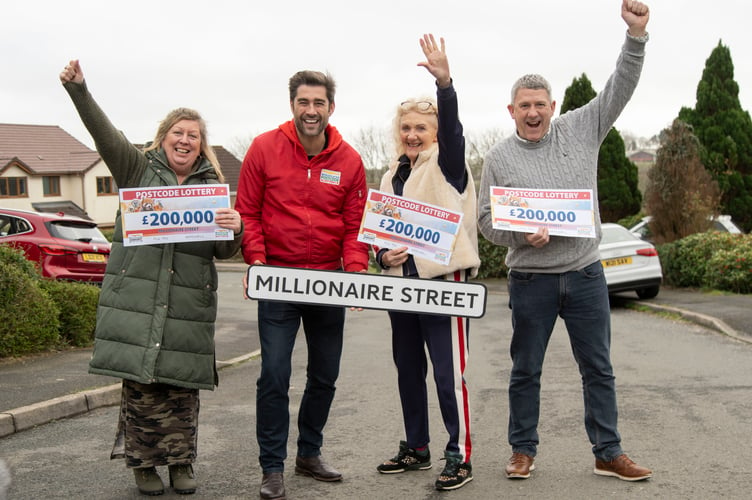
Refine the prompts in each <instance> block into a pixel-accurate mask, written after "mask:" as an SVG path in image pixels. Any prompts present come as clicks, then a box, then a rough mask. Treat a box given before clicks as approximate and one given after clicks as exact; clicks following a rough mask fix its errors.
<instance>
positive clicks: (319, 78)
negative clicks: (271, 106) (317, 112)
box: [289, 70, 337, 104]
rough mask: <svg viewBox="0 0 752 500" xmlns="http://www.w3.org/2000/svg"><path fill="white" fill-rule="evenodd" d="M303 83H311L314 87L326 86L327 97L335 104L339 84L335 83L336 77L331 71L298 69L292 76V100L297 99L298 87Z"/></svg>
mask: <svg viewBox="0 0 752 500" xmlns="http://www.w3.org/2000/svg"><path fill="white" fill-rule="evenodd" d="M301 85H310V86H312V87H317V86H319V87H325V88H326V98H327V99H329V104H334V92H335V90H336V88H337V84H335V83H334V78H333V77H332V75H330V74H329V73H322V72H321V71H310V70H305V71H298V72H297V73H295V74H294V75H292V76H291V77H290V84H289V87H290V102H293V101H294V100H295V96H297V95H298V87H300V86H301Z"/></svg>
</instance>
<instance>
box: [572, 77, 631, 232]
mask: <svg viewBox="0 0 752 500" xmlns="http://www.w3.org/2000/svg"><path fill="white" fill-rule="evenodd" d="M595 96H596V93H595V90H593V85H592V84H591V83H590V80H589V79H588V77H587V75H585V73H583V74H582V76H580V77H579V78H575V79H574V80H572V84H571V85H570V86H569V87H567V90H566V92H565V93H564V100H563V101H562V105H561V113H562V114H563V113H566V112H567V111H571V110H573V109H576V108H579V107H581V106H584V105H585V104H587V103H588V102H590V101H591V100H592V99H593V98H594V97H595ZM641 204H642V195H641V193H640V189H639V187H638V172H637V165H635V164H634V163H633V162H632V161H630V160H629V158H627V155H626V151H625V149H624V141H623V140H622V138H621V135H620V134H619V132H618V131H617V130H616V128H614V127H612V128H611V130H610V131H609V132H608V135H607V136H606V138H605V139H604V141H603V144H601V148H600V151H599V152H598V207H599V209H600V213H601V220H602V221H603V222H616V221H618V220H619V219H622V218H624V217H627V216H629V215H634V214H636V213H637V212H639V211H640V205H641Z"/></svg>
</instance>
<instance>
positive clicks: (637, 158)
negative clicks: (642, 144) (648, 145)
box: [628, 149, 655, 163]
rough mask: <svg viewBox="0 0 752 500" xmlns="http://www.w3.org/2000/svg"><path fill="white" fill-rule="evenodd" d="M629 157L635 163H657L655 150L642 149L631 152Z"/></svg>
mask: <svg viewBox="0 0 752 500" xmlns="http://www.w3.org/2000/svg"><path fill="white" fill-rule="evenodd" d="M628 157H629V160H630V161H632V162H634V163H655V152H654V151H649V150H645V149H640V150H638V151H633V152H631V153H629V155H628Z"/></svg>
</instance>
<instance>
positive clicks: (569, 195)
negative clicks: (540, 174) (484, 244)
mask: <svg viewBox="0 0 752 500" xmlns="http://www.w3.org/2000/svg"><path fill="white" fill-rule="evenodd" d="M491 217H492V224H493V228H494V229H502V230H504V231H518V232H523V233H535V232H537V231H538V229H539V228H541V227H546V228H548V232H549V234H550V235H556V236H570V237H576V238H595V211H594V209H593V190H592V189H519V188H508V187H499V186H491Z"/></svg>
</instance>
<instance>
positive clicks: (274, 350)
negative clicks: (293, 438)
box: [256, 300, 345, 473]
mask: <svg viewBox="0 0 752 500" xmlns="http://www.w3.org/2000/svg"><path fill="white" fill-rule="evenodd" d="M301 320H302V322H303V331H304V332H305V337H306V344H307V348H308V364H307V367H306V374H307V380H306V387H305V391H304V392H303V397H302V400H301V402H300V410H299V412H298V443H297V444H298V455H299V456H301V457H311V456H318V455H320V454H321V451H320V450H321V445H322V443H323V440H324V435H323V430H324V426H325V425H326V421H327V419H328V417H329V408H330V407H331V404H332V400H333V399H334V392H335V385H334V384H335V382H336V381H337V376H338V375H339V366H340V358H341V356H342V333H343V330H344V325H345V308H344V307H326V306H314V305H308V304H288V303H284V302H269V301H263V300H262V301H259V303H258V328H259V339H260V341H261V375H260V376H259V378H258V381H257V382H256V438H257V439H258V444H259V463H260V464H261V468H262V469H263V471H264V473H269V472H282V471H284V462H285V458H287V437H288V434H289V429H290V410H289V403H290V398H289V395H288V390H289V388H290V375H291V373H292V351H293V348H294V346H295V337H296V336H297V334H298V329H299V327H300V323H301Z"/></svg>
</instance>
